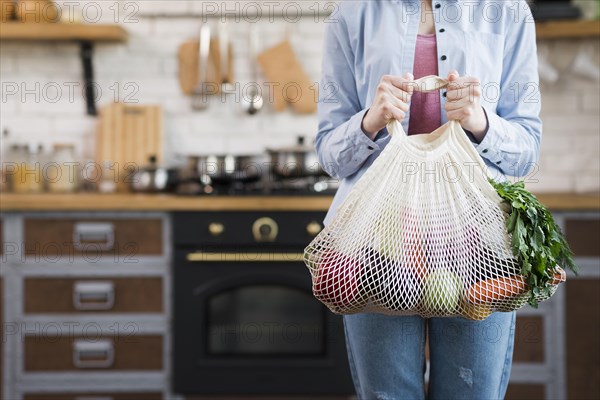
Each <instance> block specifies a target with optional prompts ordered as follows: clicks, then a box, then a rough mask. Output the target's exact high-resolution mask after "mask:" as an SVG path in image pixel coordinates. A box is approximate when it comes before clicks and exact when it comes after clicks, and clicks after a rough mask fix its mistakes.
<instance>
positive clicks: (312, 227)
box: [306, 221, 323, 236]
mask: <svg viewBox="0 0 600 400" xmlns="http://www.w3.org/2000/svg"><path fill="white" fill-rule="evenodd" d="M322 229H323V227H322V226H321V224H320V223H318V222H317V221H312V222H310V223H309V224H308V225H306V232H307V233H308V234H309V235H310V236H317V235H318V234H319V232H321V230H322Z"/></svg>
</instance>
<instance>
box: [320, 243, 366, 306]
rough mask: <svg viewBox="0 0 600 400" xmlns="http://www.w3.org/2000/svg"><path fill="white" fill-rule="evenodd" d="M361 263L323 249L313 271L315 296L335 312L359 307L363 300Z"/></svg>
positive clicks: (364, 295)
mask: <svg viewBox="0 0 600 400" xmlns="http://www.w3.org/2000/svg"><path fill="white" fill-rule="evenodd" d="M363 273H364V265H362V263H361V262H359V260H355V259H352V258H350V257H348V256H346V255H344V254H341V253H338V252H334V251H327V252H325V253H323V255H322V256H321V257H320V258H319V260H318V262H317V271H316V273H315V274H314V275H313V282H312V283H313V293H314V295H315V297H316V298H317V299H318V300H319V301H321V302H322V303H324V304H325V305H326V306H328V307H329V308H330V309H332V310H333V311H335V312H340V313H348V312H353V311H359V310H360V309H361V308H362V307H364V306H365V305H366V303H367V296H366V294H365V293H362V290H361V285H360V281H361V276H362V274H363Z"/></svg>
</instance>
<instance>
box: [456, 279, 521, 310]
mask: <svg viewBox="0 0 600 400" xmlns="http://www.w3.org/2000/svg"><path fill="white" fill-rule="evenodd" d="M526 291H527V284H526V283H525V279H524V278H523V277H522V276H520V275H511V276H507V277H499V278H490V279H486V280H483V281H480V282H477V283H475V284H473V285H471V287H469V289H467V294H466V296H467V301H469V302H470V303H472V304H484V303H489V302H490V301H496V300H504V299H507V298H510V297H515V296H518V295H520V294H523V293H525V292H526Z"/></svg>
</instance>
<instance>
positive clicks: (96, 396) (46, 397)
mask: <svg viewBox="0 0 600 400" xmlns="http://www.w3.org/2000/svg"><path fill="white" fill-rule="evenodd" d="M162 398H163V396H162V393H43V394H42V393H40V394H25V396H24V397H23V400H162Z"/></svg>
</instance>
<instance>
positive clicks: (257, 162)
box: [188, 154, 265, 185]
mask: <svg viewBox="0 0 600 400" xmlns="http://www.w3.org/2000/svg"><path fill="white" fill-rule="evenodd" d="M188 164H189V165H196V169H197V172H198V175H199V177H200V179H201V180H202V182H203V183H205V184H211V183H212V184H217V185H218V184H229V183H233V182H242V183H251V182H256V181H258V180H260V179H261V177H262V176H263V170H264V169H265V163H264V158H263V156H261V155H232V154H226V155H189V156H188Z"/></svg>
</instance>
